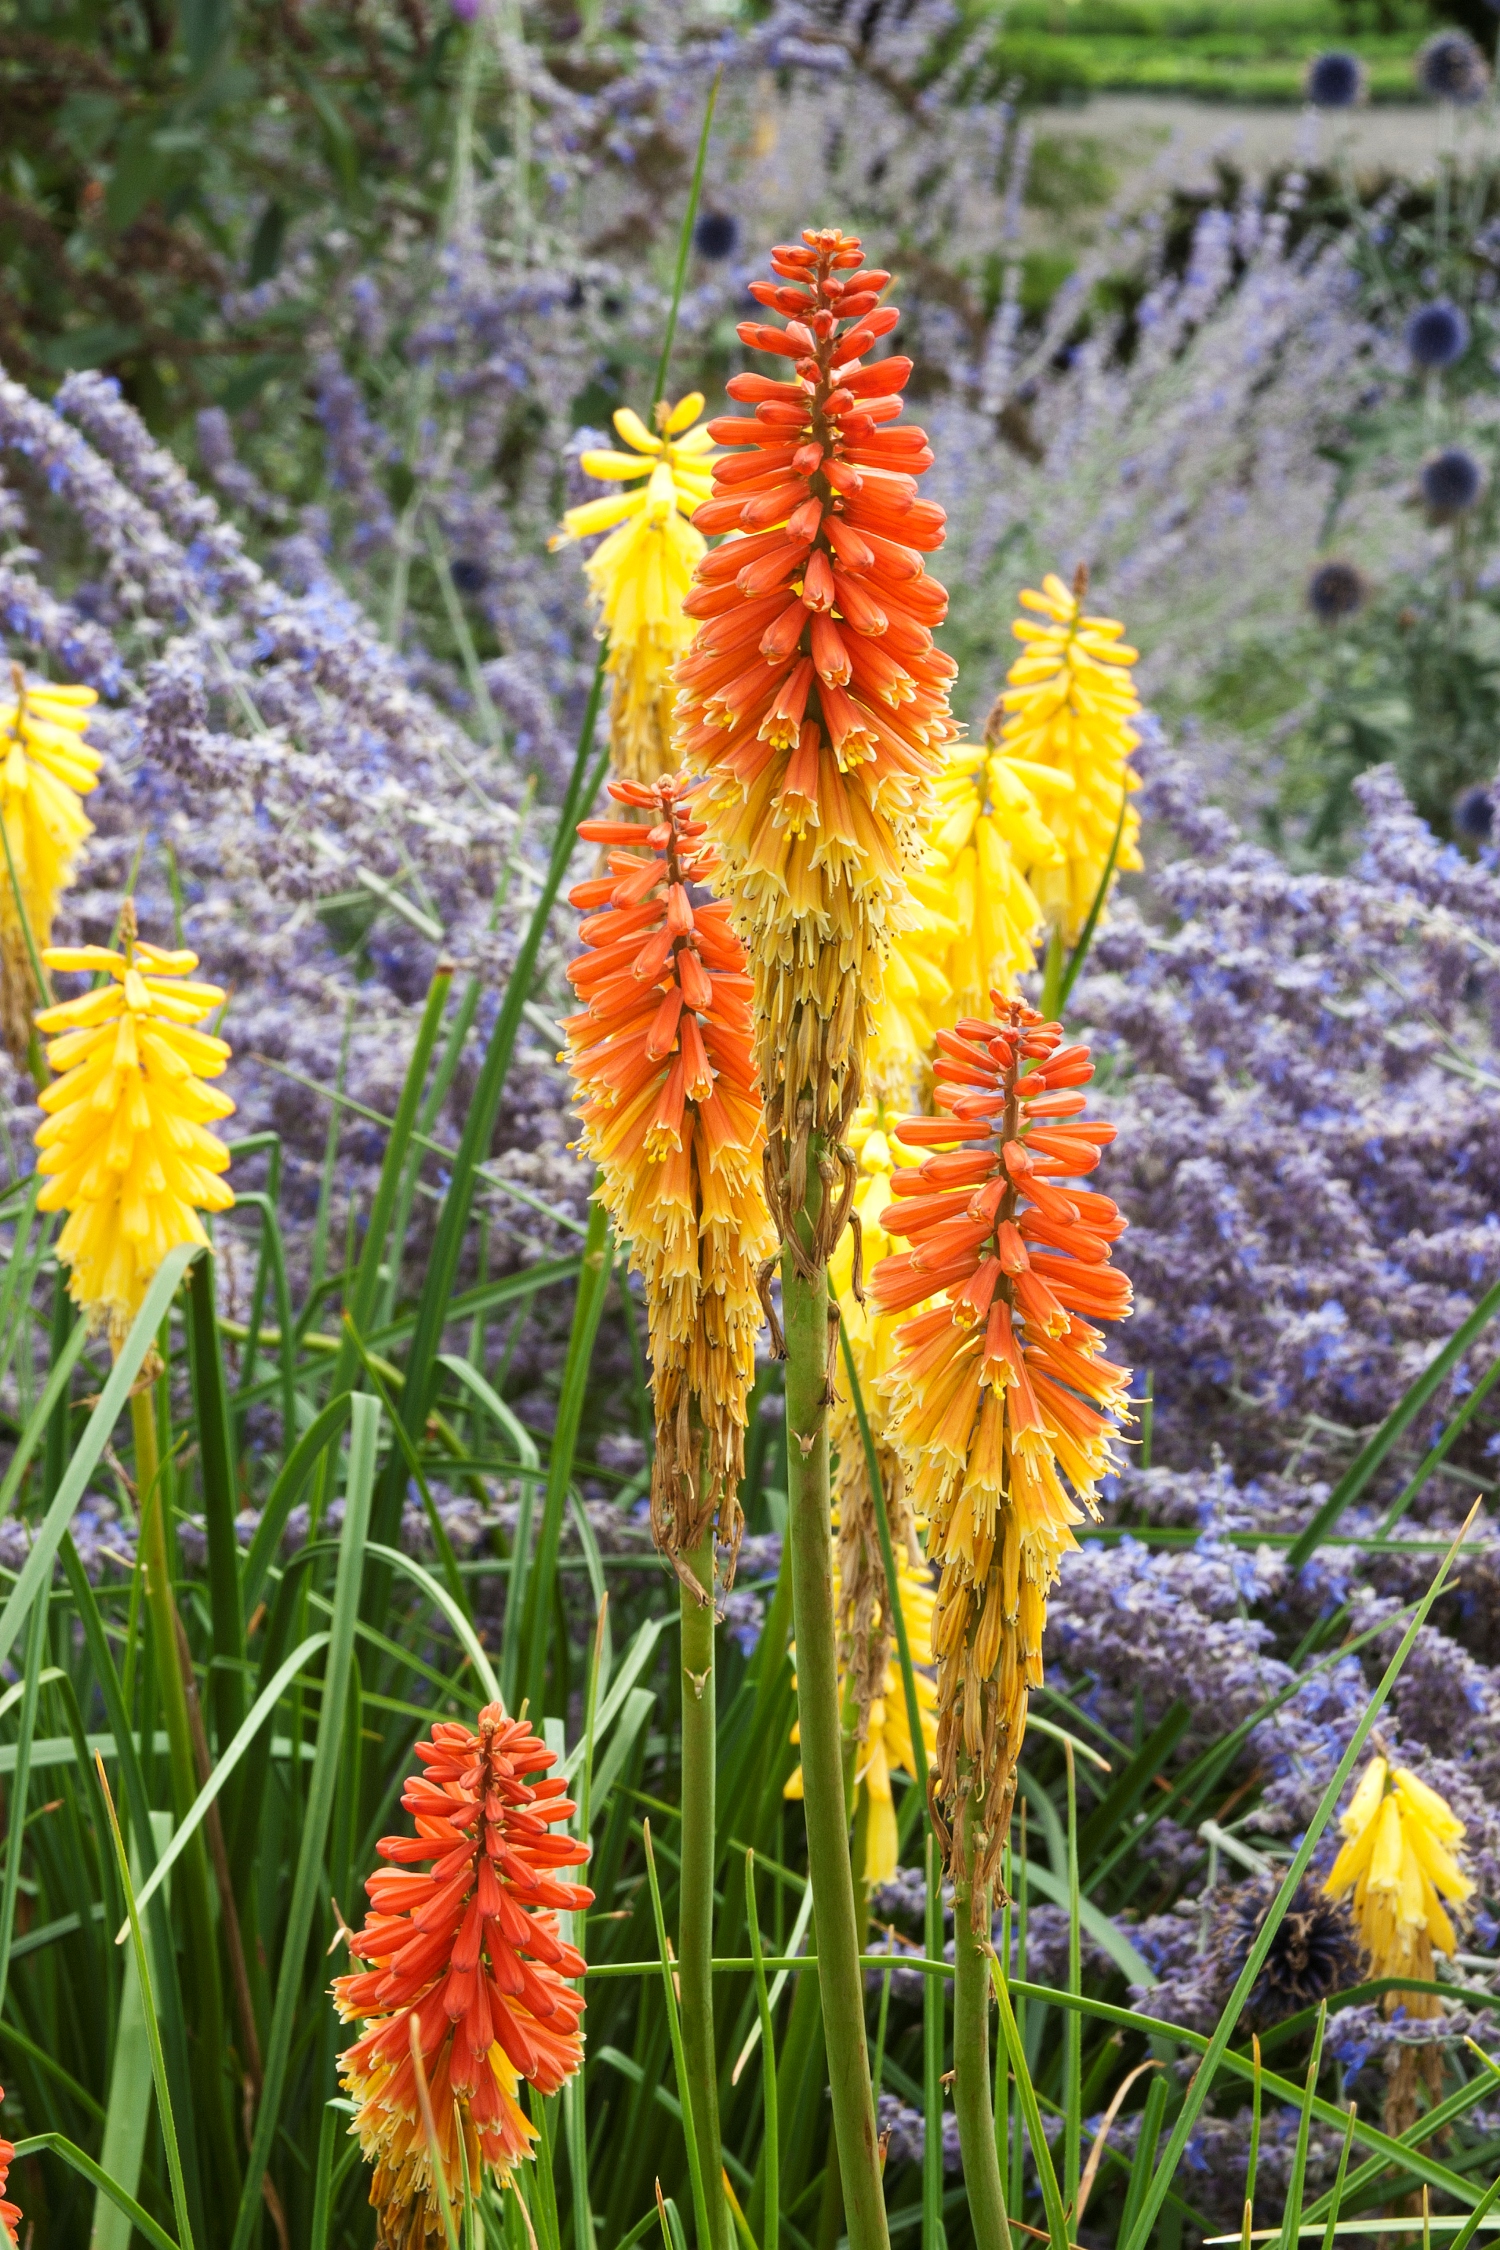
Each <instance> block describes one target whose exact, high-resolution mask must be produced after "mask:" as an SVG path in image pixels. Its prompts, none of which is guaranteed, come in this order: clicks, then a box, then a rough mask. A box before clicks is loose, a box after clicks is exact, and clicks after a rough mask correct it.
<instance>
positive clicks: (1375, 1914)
mask: <svg viewBox="0 0 1500 2250" xmlns="http://www.w3.org/2000/svg"><path fill="white" fill-rule="evenodd" d="M1339 1826H1340V1828H1341V1829H1342V1830H1343V1832H1344V1844H1343V1847H1342V1849H1341V1850H1340V1852H1339V1855H1338V1857H1337V1859H1336V1860H1335V1861H1334V1863H1333V1866H1332V1867H1331V1869H1330V1870H1329V1874H1328V1881H1327V1883H1326V1884H1325V1885H1324V1888H1325V1890H1326V1891H1327V1894H1328V1896H1329V1897H1330V1898H1333V1899H1339V1898H1344V1897H1346V1896H1347V1895H1348V1893H1349V1892H1350V1891H1352V1892H1353V1893H1354V1920H1355V1926H1356V1928H1357V1929H1358V1931H1359V1936H1360V1942H1361V1944H1362V1945H1363V1946H1364V1949H1365V1951H1366V1953H1368V1955H1369V1956H1370V1967H1371V1970H1372V1972H1373V1973H1374V1975H1376V1976H1377V1977H1399V1976H1409V1977H1418V1978H1421V1979H1422V1980H1423V1981H1424V1982H1427V1983H1431V1981H1432V1975H1433V1966H1432V1957H1433V1954H1434V1953H1446V1954H1452V1953H1453V1952H1454V1951H1456V1949H1457V1946H1458V1939H1457V1937H1456V1936H1455V1934H1454V1929H1453V1924H1452V1923H1451V1921H1450V1920H1449V1919H1448V1916H1447V1914H1446V1912H1445V1911H1444V1907H1443V1901H1444V1900H1445V1899H1446V1900H1447V1901H1448V1902H1449V1904H1450V1905H1453V1906H1462V1905H1463V1904H1464V1902H1465V1900H1466V1899H1469V1898H1471V1897H1472V1896H1473V1893H1474V1885H1473V1883H1472V1882H1471V1881H1470V1879H1469V1877H1468V1876H1467V1875H1466V1874H1465V1872H1464V1870H1463V1868H1462V1866H1461V1865H1460V1864H1459V1862H1458V1860H1457V1858H1456V1857H1455V1856H1454V1850H1453V1847H1454V1846H1455V1845H1458V1844H1461V1843H1462V1842H1463V1838H1464V1824H1463V1822H1462V1821H1461V1820H1458V1819H1456V1818H1455V1816H1454V1814H1453V1812H1452V1810H1451V1808H1450V1806H1449V1805H1448V1803H1447V1800H1446V1799H1445V1798H1443V1797H1440V1796H1439V1795H1438V1793H1437V1791H1436V1790H1435V1789H1429V1788H1428V1786H1427V1784H1426V1783H1425V1782H1423V1781H1418V1779H1417V1777H1416V1775H1415V1774H1414V1773H1411V1772H1409V1771H1408V1769H1407V1768H1406V1767H1405V1766H1392V1765H1389V1764H1387V1762H1386V1760H1385V1759H1384V1758H1372V1759H1371V1760H1370V1763H1369V1764H1368V1765H1367V1766H1366V1768H1365V1770H1364V1772H1363V1774H1362V1775H1361V1776H1360V1780H1359V1785H1358V1787H1357V1788H1356V1789H1355V1792H1354V1795H1353V1796H1352V1797H1351V1798H1350V1800H1349V1803H1348V1806H1347V1808H1346V1809H1345V1811H1344V1812H1343V1813H1342V1814H1341V1815H1340V1817H1339ZM1398 2006H1399V2007H1403V2008H1404V2009H1405V2010H1406V2013H1407V2014H1408V2015H1409V2016H1435V2015H1438V2014H1440V2013H1441V2009H1442V2003H1441V2001H1440V2000H1439V1999H1438V1997H1437V1994H1436V1993H1433V1992H1392V1993H1387V1995H1386V2009H1387V2012H1388V2013H1389V2012H1390V2011H1391V2010H1392V2009H1394V2008H1395V2007H1398Z"/></svg>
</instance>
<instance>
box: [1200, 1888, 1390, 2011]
mask: <svg viewBox="0 0 1500 2250" xmlns="http://www.w3.org/2000/svg"><path fill="white" fill-rule="evenodd" d="M1280 1887H1281V1886H1280V1882H1279V1880H1278V1878H1277V1877H1275V1876H1273V1875H1257V1876H1252V1877H1251V1878H1250V1880H1249V1881H1248V1882H1245V1883H1237V1884H1236V1885H1235V1887H1234V1889H1233V1891H1232V1892H1231V1893H1230V1896H1229V1898H1228V1899H1227V1900H1226V1901H1225V1903H1224V1904H1223V1905H1222V1906H1221V1907H1220V1909H1219V1912H1218V1914H1217V1916H1216V1918H1215V1923H1214V1929H1213V1933H1212V1937H1211V1940H1210V1945H1211V1949H1212V1951H1213V1953H1214V1955H1215V1957H1216V1961H1217V1965H1218V1970H1219V1982H1220V1984H1221V1986H1222V1988H1223V1990H1224V1991H1225V1993H1226V1994H1227V1993H1228V1992H1229V1991H1230V1990H1232V1988H1233V1986H1234V1984H1235V1982H1236V1980H1237V1979H1238V1977H1239V1974H1240V1971H1241V1970H1242V1969H1243V1968H1244V1966H1245V1963H1246V1961H1247V1960H1248V1959H1249V1957H1250V1949H1251V1947H1252V1946H1253V1945H1254V1943H1255V1941H1256V1939H1257V1938H1258V1937H1259V1936H1260V1933H1261V1930H1262V1929H1263V1928H1264V1926H1265V1919H1266V1915H1267V1913H1268V1912H1269V1911H1270V1907H1271V1902H1272V1900H1273V1899H1274V1898H1275V1896H1276V1893H1277V1891H1278V1890H1279V1889H1280ZM1361 1971H1362V1962H1361V1955H1360V1948H1359V1940H1358V1938H1357V1937H1356V1936H1355V1932H1354V1924H1353V1922H1352V1921H1351V1920H1350V1917H1349V1909H1348V1906H1347V1905H1346V1904H1345V1903H1344V1902H1343V1901H1341V1900H1335V1899H1331V1898H1330V1897H1329V1896H1328V1894H1327V1892H1326V1891H1323V1890H1320V1889H1319V1888H1318V1887H1317V1885H1316V1884H1315V1882H1314V1881H1313V1879H1312V1877H1310V1876H1304V1877H1303V1879H1302V1881H1301V1883H1300V1884H1299V1885H1298V1887H1297V1890H1296V1892H1295V1894H1294V1896H1293V1898H1292V1903H1291V1905H1290V1906H1289V1907H1288V1908H1287V1911H1286V1913H1285V1914H1284V1915H1283V1916H1282V1918H1281V1920H1280V1922H1279V1923H1278V1924H1277V1927H1276V1932H1275V1935H1274V1936H1273V1937H1272V1940H1271V1950H1270V1952H1269V1953H1268V1954H1267V1955H1266V1958H1265V1963H1264V1966H1263V1967H1262V1969H1261V1972H1260V1975H1259V1976H1258V1977H1257V1978H1256V1980H1255V1982H1254V1984H1253V1985H1252V1986H1251V1988H1250V1997H1249V1999H1248V2001H1247V2002H1246V2007H1245V2013H1246V2016H1247V2018H1248V2020H1249V2021H1250V2022H1251V2023H1253V2024H1256V2025H1259V2026H1261V2027H1265V2026H1267V2025H1270V2024H1274V2023H1280V2022H1281V2021H1282V2019H1283V2018H1284V2017H1286V2016H1292V2015H1296V2014H1297V2013H1298V2011H1299V2010H1300V2009H1303V2008H1315V2007H1316V2006H1317V2005H1318V2002H1319V2001H1320V2000H1328V1999H1331V1998H1332V1997H1333V1995H1334V1993H1336V1992H1344V1991H1347V1990H1348V1989H1349V1987H1350V1986H1351V1985H1355V1984H1358V1982H1359V1981H1360V1976H1361Z"/></svg>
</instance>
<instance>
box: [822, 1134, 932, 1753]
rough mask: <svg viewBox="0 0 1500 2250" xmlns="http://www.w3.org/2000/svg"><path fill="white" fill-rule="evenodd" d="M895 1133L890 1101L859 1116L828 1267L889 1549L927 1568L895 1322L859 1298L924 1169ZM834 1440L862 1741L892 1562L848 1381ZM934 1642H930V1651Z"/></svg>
mask: <svg viewBox="0 0 1500 2250" xmlns="http://www.w3.org/2000/svg"><path fill="white" fill-rule="evenodd" d="M895 1126H896V1114H895V1113H893V1112H892V1111H890V1110H889V1109H888V1108H887V1107H886V1105H885V1104H884V1103H883V1102H880V1101H876V1102H875V1103H874V1104H872V1105H871V1106H870V1107H868V1108H861V1109H858V1110H856V1111H855V1114H854V1118H853V1121H852V1123H851V1125H850V1128H849V1147H850V1149H851V1151H852V1153H853V1156H854V1159H855V1162H856V1164H857V1165H858V1167H859V1183H858V1185H857V1187H856V1188H855V1191H854V1218H855V1220H856V1221H857V1222H858V1223H857V1225H855V1226H852V1227H851V1228H850V1229H849V1231H848V1233H847V1234H845V1235H843V1236H842V1237H841V1238H840V1240H839V1243H838V1246H837V1248H836V1249H835V1251H834V1253H833V1257H832V1258H831V1260H830V1261H829V1267H828V1286H829V1289H830V1290H831V1292H832V1293H833V1295H834V1297H835V1299H836V1301H837V1304H838V1308H839V1314H840V1317H841V1320H842V1323H843V1329H844V1334H845V1335H846V1336H847V1337H848V1339H849V1350H850V1355H851V1357H852V1358H853V1361H854V1369H855V1373H856V1375H857V1376H858V1378H859V1388H860V1396H861V1398H862V1399H863V1401H864V1408H865V1417H866V1420H867V1421H868V1423H869V1425H870V1436H871V1439H872V1440H873V1442H874V1446H875V1460H876V1466H877V1468H878V1469H879V1472H880V1488H881V1491H882V1493H883V1494H884V1496H885V1505H886V1515H887V1519H888V1521H889V1523H890V1530H891V1544H892V1546H893V1547H894V1549H895V1551H896V1553H897V1555H898V1557H899V1556H901V1555H903V1554H904V1555H905V1557H906V1558H907V1561H908V1563H909V1564H910V1567H911V1568H912V1569H913V1570H915V1571H920V1570H921V1569H922V1550H921V1548H920V1547H919V1546H918V1544H917V1535H916V1526H915V1524H914V1522H913V1520H912V1513H911V1508H910V1506H909V1505H908V1502H907V1497H906V1486H905V1481H904V1479H903V1477H902V1473H901V1463H900V1460H899V1459H898V1457H897V1455H896V1454H895V1452H894V1451H893V1450H892V1447H891V1443H890V1439H889V1436H888V1434H887V1431H886V1413H885V1402H884V1399H883V1398H882V1396H881V1393H880V1383H881V1381H882V1379H883V1378H884V1377H885V1376H886V1375H887V1374H888V1373H889V1372H890V1366H891V1361H892V1358H893V1356H894V1352H895V1332H896V1323H895V1322H894V1321H893V1320H890V1319H888V1318H887V1317H886V1316H885V1315H883V1314H881V1313H878V1312H876V1310H875V1308H874V1307H873V1305H871V1304H870V1303H869V1302H868V1301H863V1302H862V1301H861V1299H860V1298H859V1297H857V1296H856V1295H855V1292H854V1247H855V1244H856V1242H858V1243H859V1244H860V1246H861V1256H862V1259H863V1260H864V1261H866V1262H868V1261H871V1260H874V1259H878V1258H882V1257H884V1256H885V1254H886V1252H887V1251H888V1250H889V1249H890V1248H891V1247H892V1245H891V1242H890V1239H889V1237H888V1236H887V1235H886V1234H885V1232H884V1230H883V1227H882V1223H881V1221H882V1216H883V1214H884V1211H885V1207H886V1205H887V1203H889V1201H890V1184H891V1178H892V1175H893V1173H894V1172H895V1170H896V1169H897V1167H898V1166H902V1167H907V1168H909V1167H911V1166H913V1165H915V1164H917V1163H919V1162H920V1158H919V1157H917V1156H916V1155H915V1154H914V1152H912V1151H911V1150H909V1149H903V1148H902V1146H901V1144H900V1142H899V1141H897V1140H896V1139H895V1137H894V1134H895ZM828 1440H829V1445H830V1447H831V1449H832V1451H833V1453H834V1456H835V1463H834V1471H833V1504H834V1510H835V1513H836V1514H837V1517H838V1562H837V1572H838V1580H839V1595H838V1602H837V1606H836V1608H835V1613H834V1614H835V1616H836V1617H837V1620H838V1626H839V1635H840V1649H839V1654H840V1662H841V1664H842V1666H843V1669H844V1674H845V1677H846V1679H847V1680H848V1681H849V1683H850V1685H851V1687H852V1691H853V1696H854V1705H855V1712H856V1726H855V1731H856V1734H857V1736H858V1738H859V1740H860V1741H861V1742H864V1741H865V1740H866V1739H867V1737H868V1734H869V1729H870V1724H871V1719H870V1713H871V1711H872V1709H873V1706H874V1704H875V1702H876V1701H877V1700H878V1699H879V1698H880V1697H882V1696H884V1695H885V1693H886V1673H887V1669H888V1667H889V1663H890V1657H891V1637H890V1625H889V1621H888V1620H887V1619H886V1618H885V1616H884V1611H885V1606H886V1603H885V1596H886V1583H885V1558H884V1556H883V1555H882V1553H881V1550H880V1536H879V1533H878V1531H877V1529H876V1523H875V1501H874V1495H873V1494H872V1492H871V1490H870V1476H869V1466H868V1463H867V1462H866V1459H865V1447H864V1437H863V1434H862V1432H861V1430H860V1427H859V1417H858V1416H857V1414H856V1413H855V1411H854V1402H853V1398H852V1396H850V1395H846V1393H845V1389H844V1386H843V1385H842V1383H841V1382H840V1383H836V1384H835V1386H834V1400H833V1404H832V1406H831V1407H830V1408H829V1410H828ZM926 1645H927V1644H926V1642H925V1640H924V1642H923V1647H924V1648H925V1647H926Z"/></svg>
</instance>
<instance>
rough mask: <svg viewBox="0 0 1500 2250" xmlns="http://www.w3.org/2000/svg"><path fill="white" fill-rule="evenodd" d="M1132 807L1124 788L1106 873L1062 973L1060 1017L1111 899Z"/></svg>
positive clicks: (1056, 1011) (1059, 999)
mask: <svg viewBox="0 0 1500 2250" xmlns="http://www.w3.org/2000/svg"><path fill="white" fill-rule="evenodd" d="M1129 804H1130V796H1129V792H1128V791H1127V790H1125V789H1123V788H1122V789H1121V791H1120V817H1119V819H1118V820H1117V821H1116V822H1115V833H1114V841H1113V842H1112V843H1111V845H1110V847H1109V857H1108V859H1107V860H1106V861H1105V862H1104V873H1103V874H1102V875H1101V876H1100V878H1099V888H1098V889H1097V890H1096V891H1095V893H1094V898H1093V904H1092V905H1091V906H1090V908H1089V912H1088V920H1087V921H1086V922H1085V923H1084V925H1083V928H1082V929H1081V930H1080V931H1079V933H1078V943H1077V944H1076V945H1075V946H1074V948H1073V951H1072V953H1071V955H1070V956H1069V959H1068V965H1067V968H1066V969H1065V970H1064V971H1063V974H1062V979H1061V981H1060V983H1059V985H1058V988H1057V1007H1056V1010H1055V1013H1056V1014H1058V1015H1061V1014H1062V1011H1063V1009H1064V1008H1065V1007H1066V1006H1067V1004H1068V996H1069V994H1070V993H1071V992H1072V990H1073V987H1074V985H1075V984H1076V983H1077V982H1078V979H1079V976H1080V975H1081V973H1082V970H1083V964H1084V963H1085V961H1087V959H1088V957H1089V947H1090V946H1091V945H1092V944H1093V942H1094V932H1095V930H1097V929H1098V927H1099V917H1100V915H1101V914H1102V913H1103V912H1104V902H1105V900H1106V899H1107V898H1108V897H1109V886H1110V884H1111V883H1112V882H1113V881H1114V874H1115V862H1116V860H1118V858H1119V856H1120V844H1121V841H1122V839H1123V838H1124V834H1125V813H1126V810H1127V808H1128V806H1129Z"/></svg>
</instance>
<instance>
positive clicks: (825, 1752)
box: [781, 1166, 889, 2250]
mask: <svg viewBox="0 0 1500 2250" xmlns="http://www.w3.org/2000/svg"><path fill="white" fill-rule="evenodd" d="M809 1170H810V1171H812V1170H813V1167H811V1166H809ZM818 1192H819V1190H818V1187H817V1185H816V1175H815V1174H814V1179H813V1180H812V1181H810V1183H809V1197H810V1199H813V1198H816V1196H817V1194H818ZM814 1208H815V1205H814ZM781 1290H782V1306H783V1311H784V1316H785V1325H786V1354H787V1366H786V1427H787V1481H788V1484H789V1486H790V1491H789V1493H788V1496H787V1535H788V1537H789V1539H790V1541H791V1552H792V1616H793V1621H794V1628H795V1631H796V1636H797V1717H798V1723H799V1727H800V1730H801V1738H802V1744H801V1747H802V1777H803V1788H804V1798H803V1811H804V1815H805V1818H806V1822H807V1862H808V1872H809V1876H810V1879H811V1882H812V1890H813V1913H814V1917H815V1919H816V1923H817V1930H818V1982H819V1985H820V1987H821V1991H822V1997H823V2034H824V2039H825V2041H826V2045H827V2053H828V2076H829V2085H830V2091H831V2093H832V2096H833V2129H834V2134H835V2137H836V2138H837V2141H838V2152H839V2171H840V2174H841V2177H842V2182H843V2190H844V2215H845V2221H846V2225H847V2230H848V2236H849V2250H886V2246H887V2244H888V2241H889V2235H888V2232H887V2228H886V2218H885V2195H884V2191H883V2189H882V2186H881V2180H880V2156H879V2150H878V2147H877V2144H876V2134H875V2101H874V2095H873V2093H872V2090H871V2086H870V2054H869V2048H868V2046H867V2044H866V2041H865V1995H864V1980H863V1977H862V1976H861V1973H860V1966H859V1931H858V1922H857V1918H856V1914H855V1905H854V1872H853V1869H852V1867H851V1865H850V1861H849V1830H848V1823H847V1820H846V1818H845V1801H844V1745H843V1730H842V1727H841V1725H840V1716H839V1686H838V1658H837V1648H836V1642H835V1628H834V1616H833V1543H832V1533H831V1528H830V1522H829V1496H828V1309H829V1306H828V1275H827V1272H826V1270H825V1269H824V1268H823V1267H818V1268H817V1269H816V1270H815V1271H814V1273H813V1275H812V1277H811V1278H810V1279H807V1280H804V1279H802V1278H800V1277H799V1275H798V1273H797V1270H796V1266H795V1262H794V1260H793V1259H792V1257H791V1256H790V1254H788V1255H787V1257H786V1258H785V1259H784V1261H783V1266H782V1283H781Z"/></svg>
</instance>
